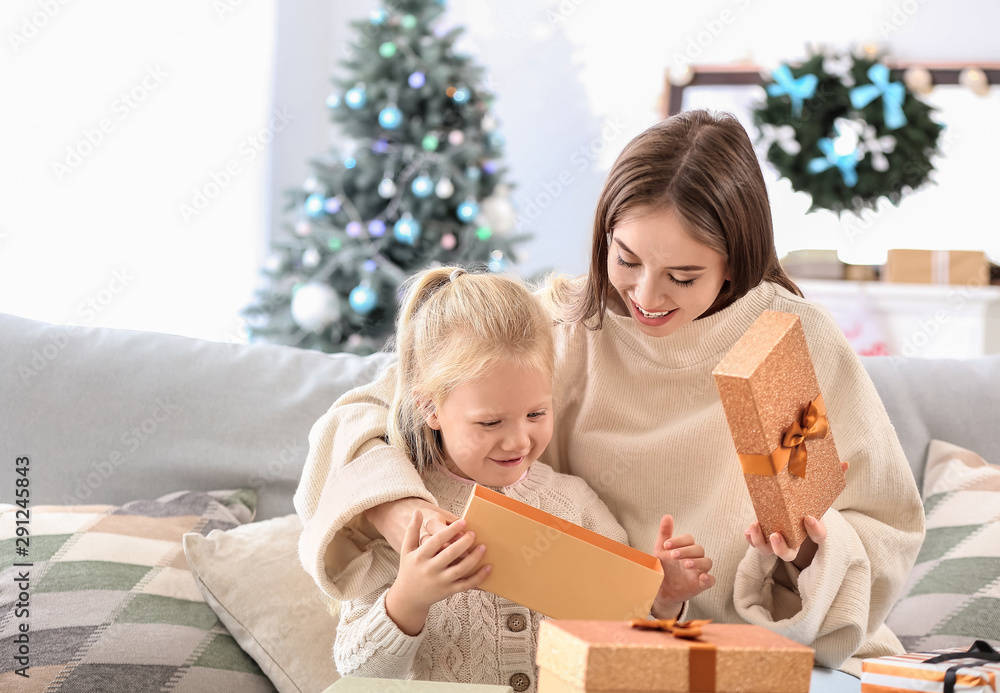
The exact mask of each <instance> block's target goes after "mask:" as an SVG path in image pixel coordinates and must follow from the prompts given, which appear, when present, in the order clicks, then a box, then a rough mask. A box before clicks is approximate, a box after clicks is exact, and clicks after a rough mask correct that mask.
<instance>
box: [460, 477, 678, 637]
mask: <svg viewBox="0 0 1000 693" xmlns="http://www.w3.org/2000/svg"><path fill="white" fill-rule="evenodd" d="M462 517H463V519H465V521H466V523H467V525H468V529H469V530H471V531H474V532H475V533H476V539H477V541H479V542H481V543H483V544H485V545H486V546H487V547H488V551H489V553H488V556H489V558H488V560H489V563H490V565H491V566H493V570H492V572H491V573H490V574H489V577H487V578H486V579H485V580H484V581H483V582H482V584H481V585H480V586H479V587H480V589H483V590H486V591H487V592H491V593H493V594H496V595H498V596H500V597H503V598H505V599H509V600H510V601H512V602H517V603H518V604H521V605H522V606H526V607H528V608H529V609H533V610H534V611H537V612H539V613H542V614H545V615H546V616H549V617H551V618H578V619H610V620H617V619H625V618H632V617H636V616H644V615H646V614H648V613H649V609H650V607H652V605H653V599H654V598H655V597H656V593H657V591H658V590H659V588H660V583H661V582H662V581H663V567H662V566H661V565H660V561H659V559H657V558H656V557H655V556H651V555H649V554H646V553H643V552H642V551H638V550H636V549H633V548H632V547H630V546H627V545H625V544H621V543H619V542H617V541H613V540H611V539H608V538H607V537H604V536H601V535H600V534H597V533H596V532H592V531H590V530H588V529H584V528H583V527H580V526H579V525H576V524H573V523H572V522H568V521H567V520H563V519H560V518H558V517H556V516H554V515H551V514H549V513H546V512H544V511H542V510H539V509H538V508H533V507H531V506H530V505H527V504H525V503H522V502H520V501H518V500H515V499H513V498H509V497H508V496H505V495H503V494H501V493H497V492H495V491H491V490H490V489H488V488H484V487H482V486H479V485H476V487H475V488H474V489H473V492H472V495H471V497H470V498H469V502H468V504H467V505H466V508H465V512H464V513H463V515H462Z"/></svg>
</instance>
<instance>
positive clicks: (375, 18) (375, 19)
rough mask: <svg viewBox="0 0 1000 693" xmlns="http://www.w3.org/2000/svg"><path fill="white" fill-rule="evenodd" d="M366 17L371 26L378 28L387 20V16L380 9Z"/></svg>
mask: <svg viewBox="0 0 1000 693" xmlns="http://www.w3.org/2000/svg"><path fill="white" fill-rule="evenodd" d="M368 17H369V18H370V19H371V22H372V24H375V25H376V26H378V25H380V24H385V20H386V19H388V17H389V14H388V13H387V12H386V11H385V10H383V9H382V8H379V9H377V10H372V11H371V12H370V13H369V15H368Z"/></svg>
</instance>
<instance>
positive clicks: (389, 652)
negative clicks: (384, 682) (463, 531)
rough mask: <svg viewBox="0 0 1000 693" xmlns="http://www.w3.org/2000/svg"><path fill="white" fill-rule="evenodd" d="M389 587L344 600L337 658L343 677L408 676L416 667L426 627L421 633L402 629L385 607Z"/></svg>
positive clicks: (334, 653) (399, 677) (334, 648)
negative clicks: (407, 632)
mask: <svg viewBox="0 0 1000 693" xmlns="http://www.w3.org/2000/svg"><path fill="white" fill-rule="evenodd" d="M388 591H389V589H388V587H385V588H384V589H381V590H379V591H377V592H375V593H373V594H371V595H368V596H367V597H365V598H363V599H355V600H351V601H346V602H342V603H341V605H340V623H339V624H338V625H337V638H336V640H335V641H334V644H333V659H334V664H336V666H337V671H338V672H340V675H341V676H363V677H368V678H383V679H404V678H406V677H407V676H408V675H409V674H410V670H411V669H412V668H413V660H414V658H415V657H416V654H417V649H418V648H419V647H420V643H421V642H423V640H424V634H425V633H426V628H425V629H424V630H422V631H420V633H419V634H418V635H414V636H411V635H407V634H406V633H404V632H403V631H401V630H400V629H399V626H397V625H396V624H395V623H394V622H393V620H392V619H391V618H389V614H388V613H387V612H386V610H385V595H386V594H387V593H388Z"/></svg>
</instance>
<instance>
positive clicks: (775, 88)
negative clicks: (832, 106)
mask: <svg viewBox="0 0 1000 693" xmlns="http://www.w3.org/2000/svg"><path fill="white" fill-rule="evenodd" d="M771 76H772V77H773V78H774V81H775V82H776V84H769V85H768V86H767V93H768V94H770V95H771V96H781V95H783V94H788V98H790V99H791V100H792V115H794V116H795V117H796V118H797V117H799V116H800V115H802V102H803V101H805V100H806V99H811V98H812V97H813V94H815V93H816V85H817V84H818V83H819V78H818V77H816V75H802V76H801V77H799V78H798V79H796V78H794V77H792V71H791V70H790V69H788V65H779V66H778V69H776V70H775V71H774V72H772V73H771Z"/></svg>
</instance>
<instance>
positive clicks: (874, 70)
mask: <svg viewBox="0 0 1000 693" xmlns="http://www.w3.org/2000/svg"><path fill="white" fill-rule="evenodd" d="M868 79H870V80H871V81H872V83H871V84H862V85H861V86H859V87H854V88H853V89H851V105H852V106H854V108H859V109H860V108H864V107H865V106H867V105H868V104H870V103H871V102H872V101H874V100H875V99H877V98H878V97H879V96H881V97H882V107H883V111H882V113H883V117H884V118H885V126H886V127H887V128H889V129H890V130H895V129H897V128H901V127H903V126H904V125H906V114H904V113H903V99H904V98H905V97H906V88H905V87H904V86H903V83H902V82H890V81H889V68H888V67H886V66H885V65H882V64H881V63H876V64H874V65H872V66H871V67H870V68H869V69H868Z"/></svg>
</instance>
